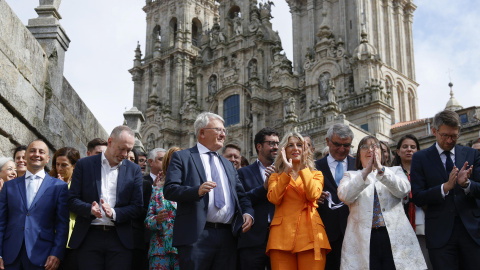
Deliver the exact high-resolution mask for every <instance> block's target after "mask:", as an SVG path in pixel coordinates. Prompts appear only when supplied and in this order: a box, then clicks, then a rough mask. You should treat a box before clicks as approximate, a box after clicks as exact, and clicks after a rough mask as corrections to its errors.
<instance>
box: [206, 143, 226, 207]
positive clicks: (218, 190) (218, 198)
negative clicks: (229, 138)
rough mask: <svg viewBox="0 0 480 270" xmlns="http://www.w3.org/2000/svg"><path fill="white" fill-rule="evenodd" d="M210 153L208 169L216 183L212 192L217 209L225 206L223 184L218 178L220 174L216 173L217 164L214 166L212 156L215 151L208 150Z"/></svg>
mask: <svg viewBox="0 0 480 270" xmlns="http://www.w3.org/2000/svg"><path fill="white" fill-rule="evenodd" d="M208 154H209V155H210V159H209V161H210V171H211V173H212V181H213V182H215V183H216V184H217V187H215V191H214V192H213V195H214V196H213V200H214V203H215V206H216V207H217V208H218V209H221V208H222V207H224V206H225V196H223V185H222V180H221V179H220V174H219V173H218V170H217V166H215V161H214V156H216V155H217V153H216V152H208Z"/></svg>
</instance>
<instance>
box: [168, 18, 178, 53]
mask: <svg viewBox="0 0 480 270" xmlns="http://www.w3.org/2000/svg"><path fill="white" fill-rule="evenodd" d="M169 25H170V34H169V36H170V41H169V44H170V46H173V45H175V40H176V39H177V34H178V24H177V18H175V17H173V18H172V19H171V20H170V24H169Z"/></svg>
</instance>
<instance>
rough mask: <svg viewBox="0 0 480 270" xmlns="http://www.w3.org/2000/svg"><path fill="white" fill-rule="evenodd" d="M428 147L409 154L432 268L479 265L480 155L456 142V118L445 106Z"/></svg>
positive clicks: (412, 181) (413, 188)
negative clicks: (424, 209)
mask: <svg viewBox="0 0 480 270" xmlns="http://www.w3.org/2000/svg"><path fill="white" fill-rule="evenodd" d="M432 131H433V135H435V137H436V139H437V141H436V143H435V144H433V145H432V146H431V147H429V148H427V149H425V150H422V151H419V152H417V153H415V154H414V155H413V159H412V168H411V174H410V176H411V183H412V195H413V198H412V200H413V202H414V203H415V204H416V205H418V206H420V207H424V206H425V207H426V211H425V238H426V242H427V248H428V253H429V256H430V261H431V262H432V266H433V268H434V269H478V265H480V256H478V254H480V234H479V224H480V208H479V206H478V205H477V203H476V200H477V201H478V200H479V199H480V183H479V182H480V155H479V153H478V151H476V150H474V149H472V148H469V147H464V146H460V145H456V143H457V139H458V137H459V136H460V135H459V134H460V133H459V132H460V118H459V116H458V114H457V113H456V112H454V111H450V110H445V111H442V112H439V113H437V114H436V115H435V118H434V119H433V128H432Z"/></svg>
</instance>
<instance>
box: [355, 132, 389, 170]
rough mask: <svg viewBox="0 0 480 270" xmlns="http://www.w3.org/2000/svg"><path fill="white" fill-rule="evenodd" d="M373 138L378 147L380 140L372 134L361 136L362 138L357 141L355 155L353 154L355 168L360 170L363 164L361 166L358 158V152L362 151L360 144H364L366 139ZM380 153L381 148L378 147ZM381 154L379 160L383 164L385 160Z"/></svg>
mask: <svg viewBox="0 0 480 270" xmlns="http://www.w3.org/2000/svg"><path fill="white" fill-rule="evenodd" d="M370 139H372V140H374V141H375V143H376V144H377V145H378V147H380V141H379V140H378V139H377V138H376V137H375V136H372V135H368V136H366V137H363V139H362V140H361V141H360V142H359V143H358V148H357V149H358V150H357V155H356V156H355V168H357V170H361V169H363V166H362V161H361V160H360V157H361V156H360V152H361V151H362V148H361V147H362V145H364V144H366V143H367V141H368V140H370ZM380 153H382V149H381V148H380ZM380 156H381V160H380V162H381V163H382V164H384V162H385V157H384V156H383V155H380Z"/></svg>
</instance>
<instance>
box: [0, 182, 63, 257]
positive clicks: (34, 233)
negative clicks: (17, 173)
mask: <svg viewBox="0 0 480 270" xmlns="http://www.w3.org/2000/svg"><path fill="white" fill-rule="evenodd" d="M67 199H68V185H67V183H65V182H63V181H62V180H59V179H57V178H53V177H50V176H49V175H45V178H44V179H43V182H42V185H41V186H40V188H39V190H38V192H37V195H36V196H35V199H34V200H33V202H32V205H30V208H27V193H26V187H25V175H24V176H21V177H18V178H16V179H13V180H11V181H8V182H5V185H4V186H3V189H2V191H1V192H0V255H1V256H2V257H3V261H4V263H5V264H11V263H13V261H14V260H15V259H16V258H17V257H18V254H19V252H20V249H21V247H22V244H23V242H24V241H25V249H26V250H27V254H28V258H29V259H30V262H31V263H33V264H34V265H36V266H44V265H45V262H46V261H47V257H48V256H50V255H53V256H56V257H57V258H59V259H60V260H61V259H63V254H64V252H65V247H66V245H67V238H68V222H69V217H68V209H67Z"/></svg>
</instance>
